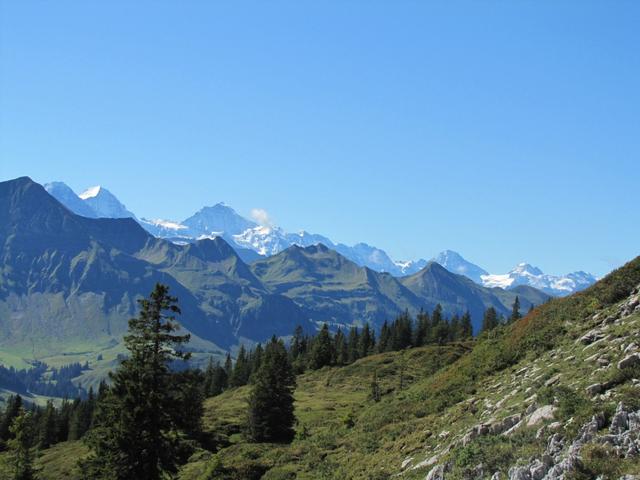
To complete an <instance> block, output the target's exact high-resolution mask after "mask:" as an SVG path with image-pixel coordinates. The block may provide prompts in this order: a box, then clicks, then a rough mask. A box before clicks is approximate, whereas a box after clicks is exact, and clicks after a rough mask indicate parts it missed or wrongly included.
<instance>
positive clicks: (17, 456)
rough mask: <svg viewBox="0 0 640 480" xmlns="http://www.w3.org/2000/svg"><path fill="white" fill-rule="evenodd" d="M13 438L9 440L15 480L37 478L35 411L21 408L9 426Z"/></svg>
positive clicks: (32, 479) (33, 479)
mask: <svg viewBox="0 0 640 480" xmlns="http://www.w3.org/2000/svg"><path fill="white" fill-rule="evenodd" d="M9 432H10V434H11V435H10V436H11V439H10V440H9V441H8V447H9V456H10V462H11V467H12V470H13V477H12V478H13V480H35V479H36V478H37V476H36V472H35V469H34V466H33V462H34V457H35V453H34V443H35V441H36V438H35V437H36V431H35V423H34V420H33V413H32V412H26V411H25V410H24V409H22V408H21V409H20V411H19V414H18V416H17V417H15V418H14V419H13V423H12V424H11V426H10V427H9Z"/></svg>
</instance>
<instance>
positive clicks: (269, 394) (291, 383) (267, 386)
mask: <svg viewBox="0 0 640 480" xmlns="http://www.w3.org/2000/svg"><path fill="white" fill-rule="evenodd" d="M294 387H295V375H294V373H293V369H292V367H291V363H290V362H289V357H288V354H287V351H286V349H285V347H284V344H283V343H282V341H281V340H278V339H277V338H276V337H275V336H274V337H272V338H271V341H270V342H269V343H267V345H266V347H265V351H264V355H263V360H262V364H261V365H260V369H259V370H258V373H257V375H256V379H255V383H254V385H253V388H252V390H251V394H250V396H249V413H248V417H247V426H246V433H247V437H248V438H249V439H250V440H251V441H253V442H290V441H291V440H292V439H293V436H294V433H295V432H294V429H293V426H294V423H295V416H294V411H293V389H294Z"/></svg>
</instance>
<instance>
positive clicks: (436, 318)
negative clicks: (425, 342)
mask: <svg viewBox="0 0 640 480" xmlns="http://www.w3.org/2000/svg"><path fill="white" fill-rule="evenodd" d="M431 338H432V343H435V344H438V345H444V344H445V343H447V341H448V340H449V322H447V320H446V319H445V318H444V317H443V316H442V305H440V304H437V305H436V308H435V309H434V310H433V313H432V315H431Z"/></svg>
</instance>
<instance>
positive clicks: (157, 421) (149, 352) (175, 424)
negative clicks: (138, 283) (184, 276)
mask: <svg viewBox="0 0 640 480" xmlns="http://www.w3.org/2000/svg"><path fill="white" fill-rule="evenodd" d="M139 303H140V306H141V310H140V314H139V316H138V317H137V318H133V319H131V320H129V332H128V335H126V336H125V337H124V342H125V346H126V347H127V349H128V350H129V357H128V358H126V359H125V360H124V361H123V362H122V363H121V365H120V366H119V367H118V369H117V370H116V372H115V373H113V374H112V375H111V380H112V386H111V387H110V388H109V389H106V391H104V392H101V395H100V397H101V398H100V402H99V405H98V408H97V412H96V417H95V423H96V426H95V428H93V429H92V431H91V432H90V433H89V435H87V436H86V437H85V439H86V442H87V444H88V445H89V447H90V448H91V450H92V455H90V457H89V458H88V459H87V460H86V461H85V462H83V464H82V469H83V474H84V476H85V477H88V478H102V479H117V480H125V479H133V478H135V479H139V480H157V479H160V478H163V477H165V476H167V475H169V474H172V473H175V472H176V471H177V467H178V463H179V461H180V460H181V459H182V458H181V454H184V453H186V452H185V451H184V449H183V448H181V447H182V445H181V442H180V439H181V438H182V435H181V432H182V431H181V427H183V425H184V424H185V419H184V415H188V414H189V413H190V411H187V410H186V408H185V407H184V406H183V405H182V404H181V401H183V400H184V395H183V387H184V385H183V382H182V381H181V380H180V381H177V380H176V377H175V374H173V373H172V372H171V371H170V369H169V365H170V363H171V362H173V361H175V360H187V359H188V358H189V354H188V353H185V352H183V351H182V350H181V347H182V345H184V344H185V343H186V342H188V341H189V335H176V334H175V333H174V332H175V331H176V330H178V329H179V325H178V324H177V323H176V321H175V315H176V314H179V313H180V308H179V307H178V305H177V299H176V298H175V297H172V296H171V295H169V287H167V286H165V285H161V284H157V285H156V286H155V289H154V290H153V292H152V293H151V295H150V297H149V298H148V299H143V300H140V301H139ZM190 408H191V409H192V406H190ZM191 411H192V410H191ZM199 413H200V412H199V411H195V412H193V414H194V415H199Z"/></svg>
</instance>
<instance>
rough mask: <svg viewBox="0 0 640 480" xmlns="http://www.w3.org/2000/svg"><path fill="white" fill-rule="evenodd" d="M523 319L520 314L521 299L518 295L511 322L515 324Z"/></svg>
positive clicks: (514, 302)
mask: <svg viewBox="0 0 640 480" xmlns="http://www.w3.org/2000/svg"><path fill="white" fill-rule="evenodd" d="M521 317H522V315H521V314H520V298H518V296H517V295H516V299H515V300H514V301H513V305H512V307H511V317H510V318H509V321H510V322H515V321H517V320H519V319H520V318H521Z"/></svg>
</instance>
